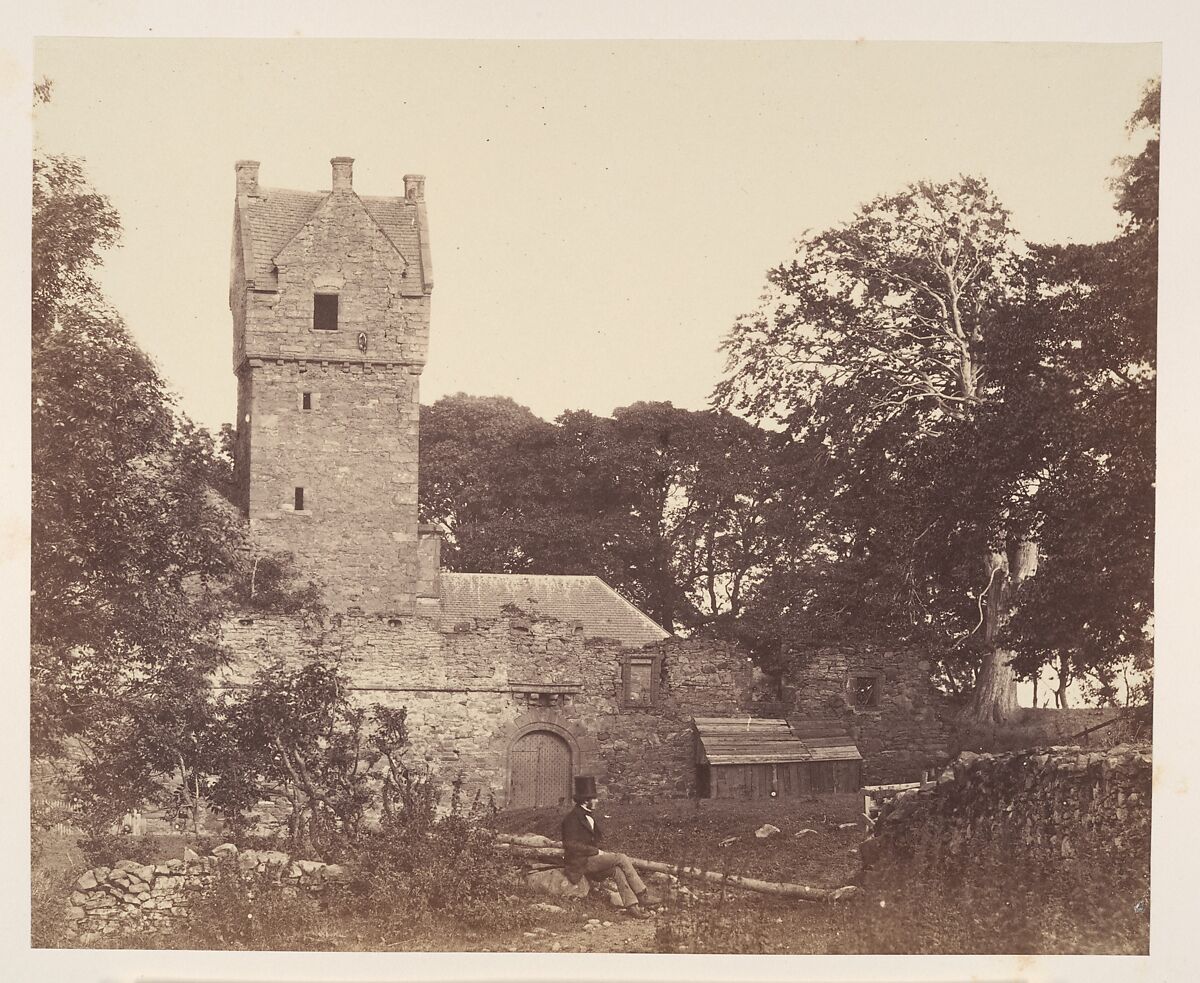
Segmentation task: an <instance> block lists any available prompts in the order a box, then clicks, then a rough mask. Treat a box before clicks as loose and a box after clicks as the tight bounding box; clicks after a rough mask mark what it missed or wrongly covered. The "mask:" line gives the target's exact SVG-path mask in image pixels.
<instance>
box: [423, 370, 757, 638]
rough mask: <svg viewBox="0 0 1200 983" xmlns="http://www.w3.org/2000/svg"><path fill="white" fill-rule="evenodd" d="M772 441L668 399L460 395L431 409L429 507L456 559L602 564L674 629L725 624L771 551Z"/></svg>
mask: <svg viewBox="0 0 1200 983" xmlns="http://www.w3.org/2000/svg"><path fill="white" fill-rule="evenodd" d="M769 440H770V436H769V435H768V434H767V433H766V432H765V431H762V430H760V429H758V428H756V427H754V426H752V425H750V424H749V423H747V422H746V421H744V420H741V419H739V418H737V417H735V416H733V415H731V414H729V413H718V412H712V411H691V410H683V409H679V408H677V407H674V406H672V405H670V404H669V403H637V404H634V405H633V406H628V407H624V408H620V409H617V410H615V411H614V412H613V415H612V416H611V417H602V416H597V415H596V414H593V413H589V412H587V411H570V412H567V413H564V414H563V415H562V416H561V417H559V419H558V420H557V421H556V422H555V423H553V424H551V423H547V422H546V421H543V420H541V419H539V418H538V417H536V416H535V415H534V414H533V413H531V412H530V411H529V410H528V409H526V408H525V407H522V406H518V405H517V404H516V403H514V402H513V401H512V400H510V399H506V398H502V397H474V396H467V395H464V394H462V393H459V394H457V395H454V396H448V397H445V398H443V399H440V400H438V401H437V402H436V403H434V404H433V405H432V406H429V407H425V408H423V410H422V416H421V516H422V518H423V519H424V520H425V521H427V522H434V523H436V524H438V525H439V526H440V528H441V529H442V530H443V532H444V533H445V534H446V536H447V542H448V545H449V549H448V551H447V554H446V560H447V566H449V567H450V568H451V569H455V570H468V571H483V572H487V571H492V572H505V573H559V574H594V575H596V576H599V577H602V578H603V579H605V580H606V581H607V582H608V583H609V584H611V585H612V586H613V587H616V588H618V589H619V590H621V591H622V592H623V593H624V594H625V595H626V596H627V597H629V598H630V599H631V600H632V601H634V602H635V603H637V604H639V605H641V606H642V607H643V608H644V609H645V610H646V611H647V612H648V613H649V614H650V615H651V616H652V617H654V618H655V619H656V620H658V621H659V622H660V623H661V624H662V625H663V626H664V627H666V628H667V629H668V630H671V631H674V630H676V629H684V628H689V629H694V628H704V629H707V630H713V631H728V630H729V627H730V625H731V623H732V622H734V621H736V620H737V619H738V617H739V616H740V614H741V612H742V609H743V607H744V600H745V596H746V594H747V591H748V590H749V589H750V587H751V586H752V584H753V583H754V581H755V579H756V578H757V577H758V576H759V575H760V573H761V570H762V568H763V564H764V562H765V560H766V558H767V557H768V556H769V554H770V553H771V546H770V543H771V529H772V527H771V526H770V525H769V524H768V523H767V522H766V521H765V516H766V514H767V513H768V511H769V510H770V508H771V507H772V506H773V504H774V503H775V501H776V499H777V494H776V490H775V488H774V485H773V484H772V482H773V473H772V471H771V469H770V467H769V460H770V458H769V454H768V444H769Z"/></svg>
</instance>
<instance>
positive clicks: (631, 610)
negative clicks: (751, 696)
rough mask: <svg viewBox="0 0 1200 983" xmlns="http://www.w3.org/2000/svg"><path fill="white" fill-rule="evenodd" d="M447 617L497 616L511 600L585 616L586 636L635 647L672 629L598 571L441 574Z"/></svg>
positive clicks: (553, 613) (567, 616)
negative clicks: (583, 574) (585, 573)
mask: <svg viewBox="0 0 1200 983" xmlns="http://www.w3.org/2000/svg"><path fill="white" fill-rule="evenodd" d="M441 597H442V622H443V623H444V624H446V625H454V624H457V623H459V622H462V621H469V620H471V619H472V618H496V617H499V615H500V613H501V611H500V609H501V608H502V607H503V606H504V605H506V604H514V605H516V606H517V607H518V608H520V609H521V610H522V611H525V612H526V613H528V614H538V615H541V616H543V617H550V618H556V619H558V620H560V621H566V622H580V623H581V624H582V625H583V634H584V637H585V638H609V639H614V640H616V641H618V642H620V643H621V644H622V645H624V646H626V647H629V648H634V647H637V646H642V645H648V644H649V643H651V642H658V641H662V640H663V639H664V638H667V637H668V635H667V632H666V631H664V630H663V629H662V628H661V627H659V625H657V624H656V623H655V622H654V621H652V620H651V619H650V618H649V617H648V616H647V615H645V614H643V613H642V612H641V611H639V610H638V609H637V608H636V607H634V606H633V605H632V604H630V603H629V602H628V601H627V600H625V598H623V597H622V596H621V595H620V594H618V593H617V592H616V591H615V590H613V589H612V588H611V587H609V586H608V584H606V583H605V582H604V581H603V580H601V579H600V578H599V577H568V576H556V575H552V574H511V573H447V572H445V571H443V572H442V575H441Z"/></svg>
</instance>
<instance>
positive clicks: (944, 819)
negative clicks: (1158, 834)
mask: <svg viewBox="0 0 1200 983" xmlns="http://www.w3.org/2000/svg"><path fill="white" fill-rule="evenodd" d="M1151 787H1152V762H1151V757H1150V749H1149V746H1130V745H1124V746H1120V747H1116V748H1113V749H1111V750H1108V751H1088V750H1086V749H1083V748H1078V747H1052V748H1045V749H1041V750H1036V751H1011V752H1006V753H1004V754H995V755H991V754H985V755H976V754H972V753H970V752H964V753H963V754H962V755H960V756H959V757H958V758H957V759H956V760H955V761H954V762H953V764H952V765H951V766H949V767H947V768H946V769H945V770H944V771H943V772H942V774H941V776H940V777H939V779H938V781H937V783H936V784H935V785H931V786H929V787H926V788H922V789H920V790H915V791H912V792H907V793H904V794H903V795H900V796H897V797H896V798H894V799H892V800H891V801H890V802H889V803H888V804H886V805H885V806H884V807H883V809H882V811H881V817H880V819H879V821H878V822H877V824H876V829H875V833H876V835H875V838H874V839H873V840H872V841H868V842H869V843H871V844H872V846H871V848H870V849H869V850H867V851H865V853H864V858H865V856H866V854H867V853H869V854H870V855H871V856H872V857H873V858H875V859H881V860H885V861H904V860H909V859H912V858H920V859H921V860H922V862H924V863H933V864H937V863H938V862H940V861H949V862H952V863H953V862H960V861H962V860H964V859H965V860H967V861H969V860H970V859H971V858H973V857H978V856H980V855H981V854H982V853H984V852H985V851H987V850H988V849H989V848H990V847H994V848H996V849H997V850H998V851H999V852H1000V854H1001V855H1002V856H1004V857H1006V858H1009V859H1010V860H1011V862H1013V863H1032V862H1036V863H1041V864H1049V865H1051V866H1058V865H1061V864H1064V863H1070V862H1071V861H1073V860H1074V859H1075V858H1076V857H1077V856H1079V855H1081V854H1084V853H1090V854H1092V855H1093V856H1094V855H1097V854H1098V855H1101V856H1103V858H1104V862H1105V863H1106V864H1110V863H1111V864H1112V865H1113V866H1114V867H1119V866H1121V865H1126V866H1127V868H1128V869H1129V870H1137V869H1139V868H1138V866H1137V865H1144V866H1145V867H1146V875H1147V876H1148V875H1149V869H1148V864H1149V836H1150V799H1151Z"/></svg>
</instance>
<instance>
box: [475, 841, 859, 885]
mask: <svg viewBox="0 0 1200 983" xmlns="http://www.w3.org/2000/svg"><path fill="white" fill-rule="evenodd" d="M496 840H497V842H498V843H499V844H501V845H502V848H504V849H508V850H509V851H511V852H514V853H519V854H522V855H524V856H530V857H545V858H546V859H548V860H561V859H562V844H561V843H559V842H558V841H556V840H552V839H550V838H549V837H546V836H538V835H537V834H536V833H530V834H525V835H520V834H513V833H497V834H496ZM629 862H630V863H631V864H633V866H634V867H637V868H638V869H639V870H654V871H659V872H661V873H664V874H674V875H675V876H677V877H694V878H697V879H700V880H707V881H714V882H716V883H718V884H722V885H728V886H730V887H740V888H743V889H745V890H747V891H757V892H758V893H759V894H776V895H781V896H783V897H785V898H797V899H799V900H802V901H841V900H843V899H844V898H848V897H851V896H853V895H854V894H855V893H857V888H855V887H854V886H852V885H851V886H847V887H837V888H829V887H810V886H809V885H807V884H789V883H786V882H777V881H762V880H758V879H757V878H754V877H742V876H740V875H738V874H722V873H718V872H717V871H715V870H701V869H700V868H699V867H681V866H679V865H677V864H668V863H663V862H662V861H660V860H641V859H639V858H638V857H630V858H629Z"/></svg>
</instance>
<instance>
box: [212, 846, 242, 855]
mask: <svg viewBox="0 0 1200 983" xmlns="http://www.w3.org/2000/svg"><path fill="white" fill-rule="evenodd" d="M237 852H238V848H237V847H236V846H235V845H234V844H232V843H222V844H221V845H220V846H218V847H213V852H212V855H213V856H214V857H233V856H236V855H237Z"/></svg>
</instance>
